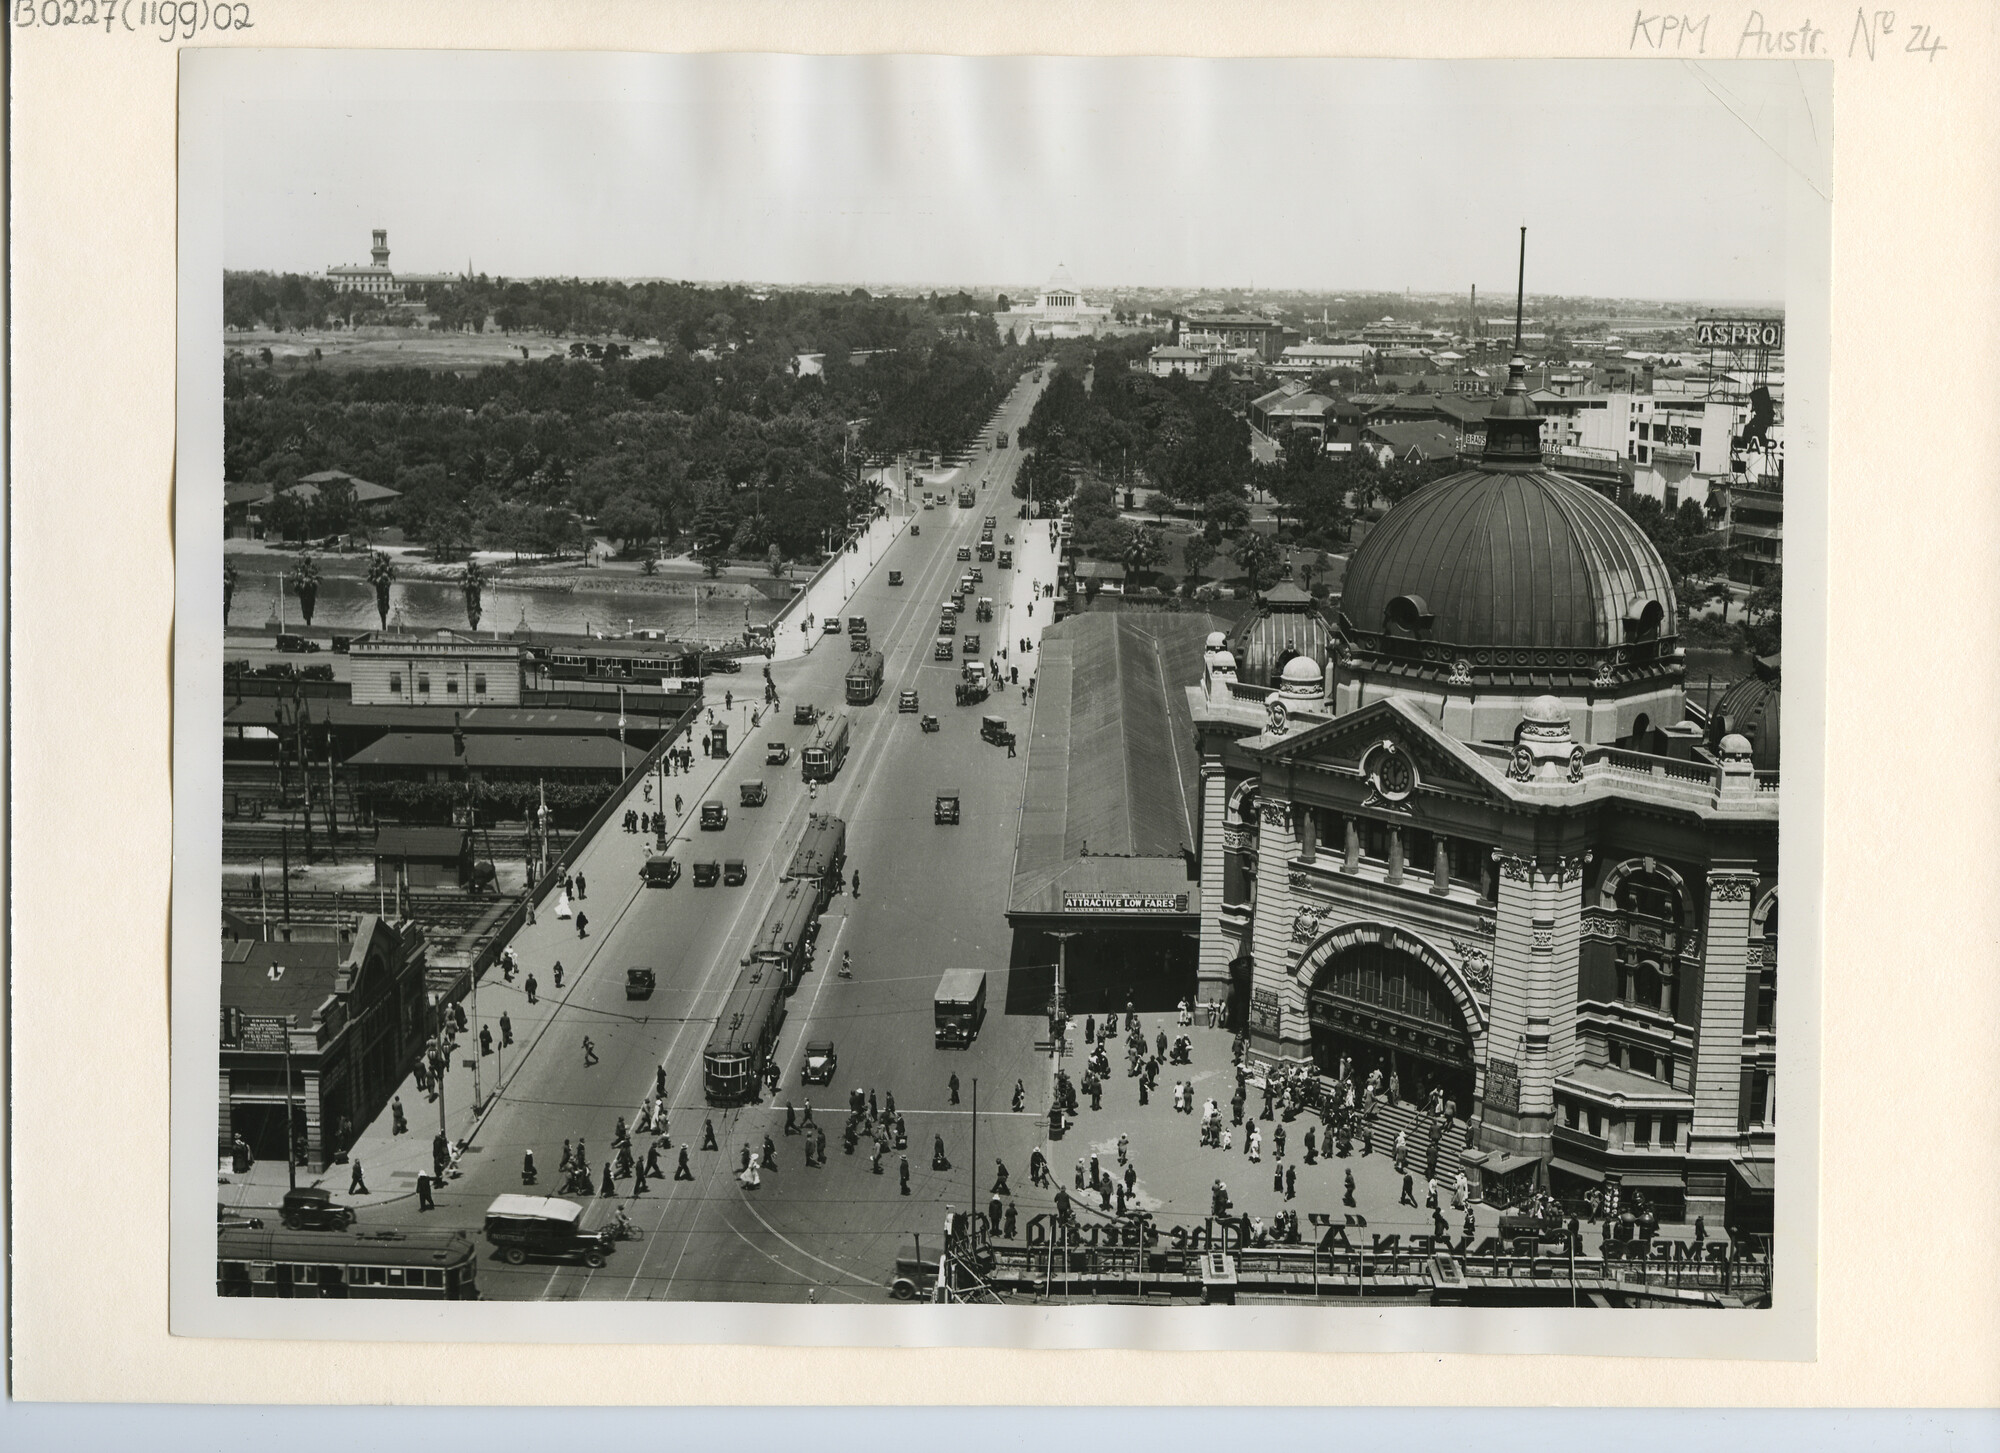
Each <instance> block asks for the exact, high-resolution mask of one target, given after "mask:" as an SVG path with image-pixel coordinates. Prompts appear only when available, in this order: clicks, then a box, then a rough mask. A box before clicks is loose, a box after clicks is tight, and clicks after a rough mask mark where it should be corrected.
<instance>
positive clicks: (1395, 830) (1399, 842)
mask: <svg viewBox="0 0 2000 1453" xmlns="http://www.w3.org/2000/svg"><path fill="white" fill-rule="evenodd" d="M1387 881H1388V882H1390V883H1400V882H1402V881H1403V830H1402V828H1400V827H1397V826H1395V825H1394V824H1391V825H1390V828H1389V872H1388V877H1387Z"/></svg>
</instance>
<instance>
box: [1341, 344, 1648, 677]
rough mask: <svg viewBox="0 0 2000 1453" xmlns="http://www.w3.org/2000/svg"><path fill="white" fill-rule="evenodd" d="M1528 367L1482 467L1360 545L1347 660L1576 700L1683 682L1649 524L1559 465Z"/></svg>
mask: <svg viewBox="0 0 2000 1453" xmlns="http://www.w3.org/2000/svg"><path fill="white" fill-rule="evenodd" d="M1525 373H1526V365H1525V363H1524V362H1523V361H1522V360H1521V359H1519V358H1516V359H1515V360H1514V362H1513V365H1512V367H1511V369H1510V378H1509V380H1508V384H1507V392H1506V393H1505V394H1504V395H1503V396H1502V397H1501V398H1499V399H1498V400H1496V401H1495V403H1494V406H1493V408H1492V409H1491V411H1490V412H1489V413H1488V415H1487V421H1486V430H1487V433H1486V445H1485V449H1484V452H1483V453H1482V454H1481V456H1480V458H1479V460H1478V462H1477V463H1476V464H1474V465H1473V467H1472V468H1469V469H1466V470H1464V471H1462V472H1460V473H1458V474H1454V475H1450V476H1449V477H1447V478H1444V479H1440V480H1437V481H1436V482H1434V483H1432V484H1429V485H1426V486H1424V487H1423V488H1422V489H1419V490H1418V491H1417V492H1416V493H1414V494H1412V495H1411V496H1410V497H1409V498H1407V499H1405V500H1404V501H1403V502H1402V503H1401V504H1399V505H1397V506H1396V507H1395V508H1394V509H1392V510H1390V511H1389V513H1388V514H1387V515H1386V516H1385V517H1384V518H1383V520H1382V522H1381V523H1380V524H1378V525H1377V526H1376V527H1375V529H1374V530H1373V531H1372V532H1370V534H1369V535H1368V537H1367V538H1366V539H1365V540H1363V541H1362V543H1361V544H1360V545H1359V546H1358V547H1357V548H1356V549H1355V551H1354V555H1353V558H1352V559H1351V560H1350V561H1349V562H1348V566H1347V574H1346V579H1345V581H1344V583H1343V586H1342V595H1341V611H1340V626H1341V635H1342V638H1343V640H1344V641H1345V643H1346V645H1347V647H1348V650H1349V663H1350V664H1351V665H1352V666H1353V667H1354V668H1355V669H1357V670H1358V671H1361V672H1364V673H1368V674H1382V675H1388V676H1402V677H1405V678H1410V679H1413V680H1437V681H1445V680H1449V681H1450V682H1451V683H1453V684H1457V685H1465V686H1475V687H1477V686H1487V687H1491V688H1494V689H1502V690H1509V691H1514V692H1520V691H1523V690H1531V689H1533V688H1535V687H1537V686H1539V687H1541V688H1542V689H1543V690H1544V691H1552V692H1555V693H1558V694H1562V695H1574V694H1577V693H1579V692H1587V691H1590V690H1593V689H1596V690H1599V691H1602V690H1604V689H1607V688H1609V689H1614V690H1615V689H1616V688H1618V687H1620V686H1622V685H1624V684H1627V683H1634V682H1640V681H1657V680H1659V679H1660V678H1662V677H1669V676H1671V677H1674V678H1675V679H1678V676H1679V674H1680V658H1679V653H1678V650H1677V649H1676V643H1675V641H1674V632H1675V630H1676V626H1677V621H1678V617H1677V615H1676V612H1675V602H1674V588H1673V583H1672V581H1671V579H1670V578H1669V577H1668V574H1667V567H1666V563H1665V562H1664V561H1663V560H1661V558H1660V554H1659V551H1658V550H1656V549H1654V547H1653V544H1652V542H1651V541H1650V540H1648V539H1647V538H1646V534H1645V532H1644V531H1643V530H1641V529H1640V528H1639V525H1638V523H1637V522H1636V521H1635V520H1633V519H1632V518H1631V516H1629V515H1627V514H1626V513H1625V511H1624V510H1622V509H1620V508H1619V507H1618V506H1617V505H1616V504H1614V503H1613V502H1612V501H1610V500H1608V499H1606V498H1605V497H1604V496H1602V495H1600V494H1598V493H1597V492H1596V491H1595V490H1593V489H1591V488H1590V487H1589V486H1588V485H1585V484H1581V483H1579V482H1578V481H1576V480H1573V479H1570V478H1568V477H1567V476H1564V475H1560V474H1557V473H1555V472H1554V471H1553V470H1551V469H1548V468H1547V467H1545V466H1544V465H1543V463H1542V460H1541V446H1540V429H1541V424H1540V420H1539V418H1538V417H1537V415H1536V413H1535V411H1534V406H1533V404H1532V402H1531V401H1530V400H1529V399H1528V396H1527V385H1526V381H1525Z"/></svg>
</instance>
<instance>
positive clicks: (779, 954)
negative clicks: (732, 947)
mask: <svg viewBox="0 0 2000 1453" xmlns="http://www.w3.org/2000/svg"><path fill="white" fill-rule="evenodd" d="M820 906H821V905H820V896H819V888H818V887H817V885H815V884H813V883H809V882H803V881H796V882H790V883H784V884H781V885H780V886H779V888H778V891H777V894H776V896H774V897H773V898H772V899H771V906H770V907H769V908H767V909H765V910H764V917H763V919H762V920H761V921H760V923H759V926H758V929H757V936H756V938H754V939H752V940H751V943H750V957H751V959H752V961H753V962H760V963H767V964H770V965H772V966H773V967H775V968H777V969H778V970H780V971H781V972H782V973H783V975H784V978H785V987H786V988H787V989H796V988H797V987H798V986H799V980H800V979H801V978H802V977H804V975H805V971H806V966H807V965H808V964H810V963H811V962H812V955H813V944H814V942H815V941H816V940H817V939H818V937H819V913H820Z"/></svg>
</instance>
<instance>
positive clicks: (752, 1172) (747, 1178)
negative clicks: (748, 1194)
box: [736, 1153, 764, 1190]
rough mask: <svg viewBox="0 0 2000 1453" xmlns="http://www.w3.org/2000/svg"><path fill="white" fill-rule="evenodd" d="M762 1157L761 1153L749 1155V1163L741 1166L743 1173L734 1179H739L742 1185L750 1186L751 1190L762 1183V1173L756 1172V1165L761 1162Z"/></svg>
mask: <svg viewBox="0 0 2000 1453" xmlns="http://www.w3.org/2000/svg"><path fill="white" fill-rule="evenodd" d="M763 1159H764V1157H763V1155H762V1154H761V1153H759V1154H755V1155H752V1156H751V1157H750V1164H748V1165H746V1166H744V1167H743V1173H742V1174H741V1175H739V1176H737V1177H736V1179H737V1180H739V1181H741V1182H742V1183H743V1184H744V1185H746V1186H748V1187H750V1188H751V1189H752V1190H755V1189H756V1188H757V1187H758V1186H760V1185H762V1184H763V1183H764V1178H763V1176H762V1175H760V1174H759V1173H758V1170H757V1167H758V1166H759V1165H760V1164H762V1162H763Z"/></svg>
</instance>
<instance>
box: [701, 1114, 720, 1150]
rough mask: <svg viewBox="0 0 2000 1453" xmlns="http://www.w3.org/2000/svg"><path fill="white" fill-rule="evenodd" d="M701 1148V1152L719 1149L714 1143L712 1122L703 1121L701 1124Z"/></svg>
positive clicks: (713, 1123) (713, 1125) (713, 1124)
mask: <svg viewBox="0 0 2000 1453" xmlns="http://www.w3.org/2000/svg"><path fill="white" fill-rule="evenodd" d="M701 1148H702V1149H703V1150H720V1149H721V1147H720V1146H718V1145H717V1144H716V1143H715V1122H714V1121H713V1120H706V1119H705V1120H703V1121H702V1122H701Z"/></svg>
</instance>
